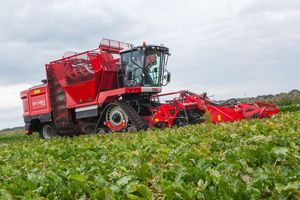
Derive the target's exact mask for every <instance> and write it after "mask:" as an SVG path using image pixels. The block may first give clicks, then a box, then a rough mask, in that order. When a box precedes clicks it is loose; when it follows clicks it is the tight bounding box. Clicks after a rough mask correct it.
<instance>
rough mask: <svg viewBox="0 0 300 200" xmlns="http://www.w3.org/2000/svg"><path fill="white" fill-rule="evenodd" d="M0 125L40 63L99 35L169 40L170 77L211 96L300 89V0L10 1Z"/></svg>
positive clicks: (4, 19) (2, 16)
mask: <svg viewBox="0 0 300 200" xmlns="http://www.w3.org/2000/svg"><path fill="white" fill-rule="evenodd" d="M0 24H1V26H0V94H1V98H0V129H2V128H7V127H15V126H23V125H24V123H23V118H22V103H21V100H20V96H19V92H20V91H21V90H24V89H26V88H28V87H31V86H33V85H36V84H39V83H40V80H42V79H44V78H45V72H44V64H46V63H48V62H50V61H52V60H55V59H58V58H60V57H61V56H62V55H63V54H64V52H65V51H77V52H78V51H84V50H88V49H94V48H96V47H98V45H99V42H100V41H101V39H102V38H110V39H114V40H119V41H124V42H130V43H133V44H134V45H135V46H138V45H141V44H142V42H143V41H145V42H147V43H148V44H164V45H165V46H167V47H169V49H170V52H171V54H172V56H171V57H170V58H169V63H168V70H169V71H170V72H171V73H172V78H171V83H170V84H169V85H168V86H166V87H165V88H164V91H165V92H170V91H177V90H181V89H188V90H191V91H193V92H197V93H202V92H207V93H208V95H209V96H212V97H213V98H214V99H227V98H231V97H246V96H247V97H250V96H257V95H262V94H276V93H280V92H287V91H290V90H292V89H300V83H299V75H300V66H299V63H300V56H299V52H300V34H299V33H300V1H299V0H284V1H280V0H243V1H240V0H211V1H209V0H184V1H183V0H161V1H154V0H143V1H140V0H126V1H116V0H88V1H86V0H66V1H64V0H52V1H42V0H39V1H38V0H26V1H23V0H9V1H8V0H7V1H2V2H1V6H0Z"/></svg>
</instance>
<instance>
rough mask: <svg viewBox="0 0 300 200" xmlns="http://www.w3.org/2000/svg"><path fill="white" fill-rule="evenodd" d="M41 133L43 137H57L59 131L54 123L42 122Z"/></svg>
mask: <svg viewBox="0 0 300 200" xmlns="http://www.w3.org/2000/svg"><path fill="white" fill-rule="evenodd" d="M39 135H40V138H41V139H50V138H53V137H55V136H56V135H57V133H56V130H55V129H54V127H53V125H52V124H42V125H41V127H40V130H39Z"/></svg>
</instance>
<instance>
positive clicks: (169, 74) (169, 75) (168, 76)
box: [167, 72, 171, 83]
mask: <svg viewBox="0 0 300 200" xmlns="http://www.w3.org/2000/svg"><path fill="white" fill-rule="evenodd" d="M170 81H171V73H170V72H168V75H167V83H170Z"/></svg>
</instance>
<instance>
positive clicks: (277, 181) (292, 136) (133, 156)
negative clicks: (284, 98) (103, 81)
mask: <svg viewBox="0 0 300 200" xmlns="http://www.w3.org/2000/svg"><path fill="white" fill-rule="evenodd" d="M0 199H132V200H136V199H300V111H297V112H281V113H280V114H279V115H277V116H274V117H273V118H271V119H263V120H245V121H241V122H235V123H226V124H225V123H224V124H219V125H213V124H210V123H203V124H199V125H195V126H187V127H182V128H173V129H165V130H149V131H147V132H140V133H113V134H108V135H84V136H78V137H72V138H70V137H67V138H63V137H56V138H53V139H51V140H41V139H39V138H38V135H33V136H25V135H23V134H20V133H9V134H2V135H0Z"/></svg>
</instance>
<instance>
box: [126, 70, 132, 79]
mask: <svg viewBox="0 0 300 200" xmlns="http://www.w3.org/2000/svg"><path fill="white" fill-rule="evenodd" d="M132 78H133V77H132V71H129V72H128V74H127V80H129V81H131V80H132Z"/></svg>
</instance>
